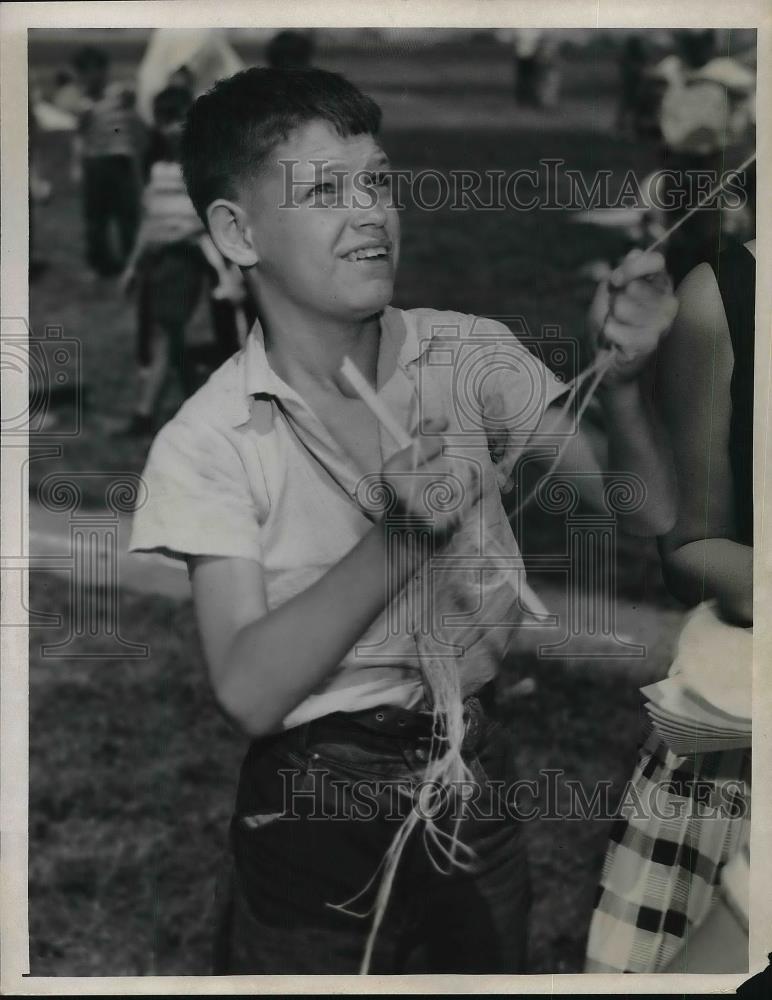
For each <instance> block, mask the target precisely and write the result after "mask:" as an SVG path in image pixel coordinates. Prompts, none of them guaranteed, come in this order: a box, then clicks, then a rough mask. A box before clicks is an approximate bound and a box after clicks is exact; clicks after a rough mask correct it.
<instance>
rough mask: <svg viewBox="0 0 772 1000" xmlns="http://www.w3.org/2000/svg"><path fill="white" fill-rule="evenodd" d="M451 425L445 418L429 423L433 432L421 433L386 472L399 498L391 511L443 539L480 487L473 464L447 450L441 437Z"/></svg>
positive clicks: (393, 493) (426, 428)
mask: <svg viewBox="0 0 772 1000" xmlns="http://www.w3.org/2000/svg"><path fill="white" fill-rule="evenodd" d="M446 427H447V421H446V420H433V421H431V422H429V421H427V422H426V423H425V424H424V426H423V428H422V429H423V431H424V433H425V434H429V435H431V436H427V437H423V436H420V435H419V436H418V437H417V438H416V441H415V444H414V445H413V446H412V447H410V448H405V449H404V451H400V452H397V454H396V455H394V456H393V457H392V458H390V459H389V461H388V462H386V464H385V465H384V467H383V469H382V470H381V479H382V481H383V483H384V485H385V486H386V488H387V490H388V491H389V493H390V495H391V496H392V497H393V498H394V508H393V509H392V514H396V515H397V516H402V517H403V518H405V520H404V524H405V528H406V529H410V528H415V527H426V528H429V529H430V530H431V531H432V533H433V534H434V536H435V537H437V538H439V539H446V538H448V537H449V536H450V535H452V534H453V532H454V531H455V530H456V528H458V526H459V525H460V524H461V521H462V520H463V518H464V515H465V514H466V513H467V511H468V510H469V509H470V507H471V506H472V505H473V504H474V503H475V502H476V501H477V500H478V499H479V497H480V490H481V483H480V477H479V475H478V473H477V468H476V466H475V465H474V464H473V463H470V462H464V461H463V460H459V459H457V458H451V457H448V456H444V455H443V454H442V449H443V446H444V444H445V441H444V439H443V438H442V437H441V436H440V435H441V433H442V431H443V430H444V429H445V428H446ZM401 523H402V522H401Z"/></svg>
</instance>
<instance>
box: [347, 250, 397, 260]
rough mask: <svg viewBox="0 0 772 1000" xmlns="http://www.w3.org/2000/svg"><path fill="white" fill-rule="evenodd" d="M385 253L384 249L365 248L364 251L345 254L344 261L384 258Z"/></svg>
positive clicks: (386, 251)
mask: <svg viewBox="0 0 772 1000" xmlns="http://www.w3.org/2000/svg"><path fill="white" fill-rule="evenodd" d="M387 253H388V250H387V249H386V247H366V248H365V249H364V250H353V251H352V252H351V253H347V254H346V257H345V260H366V259H367V258H368V257H384V256H385V255H386V254H387Z"/></svg>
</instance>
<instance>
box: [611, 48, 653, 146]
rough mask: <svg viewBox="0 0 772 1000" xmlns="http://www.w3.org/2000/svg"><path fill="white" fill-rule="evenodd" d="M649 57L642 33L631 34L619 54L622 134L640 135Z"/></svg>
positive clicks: (620, 124)
mask: <svg viewBox="0 0 772 1000" xmlns="http://www.w3.org/2000/svg"><path fill="white" fill-rule="evenodd" d="M647 59H648V57H647V53H646V46H645V45H644V42H643V39H642V38H641V36H640V35H630V36H629V37H628V38H627V39H625V43H624V45H623V46H622V50H621V52H620V54H619V106H618V108H617V128H618V129H619V131H620V132H621V133H622V135H624V136H628V137H632V138H637V137H638V136H639V135H640V129H641V117H642V112H643V100H642V99H643V96H644V86H643V83H644V70H645V68H646V63H647Z"/></svg>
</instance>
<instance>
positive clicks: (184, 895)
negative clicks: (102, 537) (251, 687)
mask: <svg viewBox="0 0 772 1000" xmlns="http://www.w3.org/2000/svg"><path fill="white" fill-rule="evenodd" d="M65 48H66V47H65ZM64 51H65V50H64V49H62V50H61V51H57V52H53V50H46V51H43V50H38V51H35V50H34V49H33V51H32V60H33V67H34V68H35V69H36V70H37V72H38V73H39V74H41V75H43V76H45V74H46V73H49V72H50V71H51V70H52V69H53V68H54V67H55V65H56V62H55V61H54V60H55V59H59V58H61V57H62V53H63V52H64ZM52 52H53V54H52ZM137 55H138V53H129V55H126V53H124V54H123V56H122V58H124V63H123V64H121V65H120V66H119V68H121V69H122V70H127V69H128V68H130V65H131V58H136V57H137ZM65 56H66V52H65ZM376 57H377V58H376ZM324 64H325V65H329V66H331V67H332V68H337V69H341V70H344V71H346V72H348V73H349V74H350V75H351V76H352V78H353V79H354V80H355V81H357V82H360V83H362V84H363V85H365V86H367V87H368V88H369V89H371V90H372V92H373V93H374V95H375V96H376V97H383V98H384V103H387V99H389V95H391V100H392V104H393V100H394V97H395V95H396V97H399V96H400V95H401V94H402V93H405V94H407V95H408V96H410V95H411V94H413V95H415V94H418V95H421V94H423V95H431V96H432V98H433V99H434V98H436V100H437V102H438V109H439V110H442V109H443V108H445V109H446V110H448V109H453V110H457V109H458V107H459V106H462V107H465V108H466V109H467V110H468V115H469V120H470V122H473V121H474V118H475V115H476V113H477V109H478V108H479V107H480V106H481V104H485V103H486V102H487V104H489V105H490V106H491V107H494V108H495V109H499V110H498V111H496V113H497V114H499V113H500V109H501V107H502V106H503V105H504V104H505V103H506V102H507V101H508V100H509V97H508V94H509V89H510V86H511V80H510V67H509V61H508V56H507V53H506V50H505V49H504V48H503V47H480V48H479V49H476V48H474V47H472V48H469V49H460V50H458V51H451V52H447V51H446V52H444V53H437V52H435V53H432V54H431V56H430V57H425V56H424V55H423V54H421V53H412V54H411V52H410V50H409V49H407V50H398V51H391V52H382V51H381V52H378V53H367V52H365V53H363V52H358V53H341V52H337V53H328V54H326V55H325V61H324ZM613 87H614V66H613V63H612V62H611V60H606V61H605V62H598V63H595V62H587V61H586V60H585V61H584V62H581V63H579V62H577V63H571V64H569V65H568V66H567V67H566V79H565V84H564V89H565V92H566V94H567V98H570V99H571V100H575V99H577V98H578V97H580V98H581V99H582V100H584V102H585V104H588V105H592V102H593V101H597V102H598V103H599V105H600V104H603V103H604V102H605V106H607V105H608V103H609V102H610V101H611V100H612V99H613ZM507 113H508V114H509V112H507ZM500 118H501V121H500V124H499V125H497V126H495V127H490V128H486V129H476V130H475V131H473V132H470V133H468V134H467V133H466V132H465V131H464V130H459V129H445V128H439V127H436V128H430V129H427V128H425V127H422V126H420V125H418V124H416V125H414V126H411V124H410V121H409V120H406V119H402V120H389V119H388V118H387V120H386V127H385V133H384V143H385V145H386V148H387V149H388V151H389V153H390V155H391V157H392V159H393V162H394V164H395V165H396V166H399V167H412V168H416V169H419V168H423V167H431V168H439V169H441V170H445V171H447V170H450V169H452V168H464V169H478V170H485V169H491V168H496V169H506V170H515V169H518V168H521V167H524V168H534V167H536V165H537V160H538V159H539V158H540V157H541V158H546V157H553V158H561V159H564V160H565V161H566V162H567V165H569V166H571V167H574V168H576V169H579V170H582V171H583V172H585V173H586V175H587V179H588V180H589V176H590V174H591V173H592V172H593V171H595V170H597V169H599V168H601V167H603V168H610V169H613V170H614V172H615V174H618V176H619V177H621V176H623V175H624V173H625V172H626V171H627V170H628V169H630V168H635V169H636V171H637V172H638V174H639V176H643V175H644V174H645V173H646V172H648V170H650V169H651V168H652V166H653V165H654V151H653V150H650V149H641V148H639V147H636V146H633V145H632V144H630V143H627V142H624V141H621V140H619V139H618V138H616V137H614V136H612V135H604V134H602V133H600V132H598V131H597V130H593V131H582V130H576V129H572V128H571V127H570V121H569V119H568V117H566V116H563V117H561V118H560V120H559V121H557V122H556V121H555V120H552V122H551V123H549V122H548V123H546V124H545V127H544V128H539V127H537V126H535V127H534V128H532V129H528V128H524V127H523V126H522V123H521V122H519V121H518V120H517V112H516V110H515V109H514V107H512V110H511V122H510V123H509V124H508V123H507V120H505V118H502V117H501V115H500ZM565 123H567V124H565ZM397 126H399V127H397ZM38 152H39V158H40V167H41V170H42V172H43V173H44V175H45V176H47V177H48V178H49V179H50V180H51V181H52V182H53V184H54V188H55V193H54V198H53V200H52V201H51V203H50V204H49V205H47V206H45V207H43V208H42V209H41V210H40V211H39V213H38V218H37V224H36V233H37V237H36V238H37V246H36V252H37V253H38V254H39V255H40V256H43V257H45V258H46V259H47V260H48V262H49V265H50V266H49V269H48V271H47V272H46V273H45V274H44V275H43V277H42V278H41V279H40V280H39V281H38V282H37V283H36V284H35V285H34V286H33V288H32V293H31V322H32V327H33V331H34V334H35V335H37V336H41V335H43V333H44V330H45V327H46V326H50V325H56V326H61V327H62V328H63V331H64V335H65V336H68V337H75V338H77V339H78V340H79V342H80V345H81V357H82V372H81V373H80V378H81V379H82V381H83V383H84V384H85V385H86V386H87V387H88V390H89V403H88V408H87V410H86V412H85V415H84V416H85V422H84V428H83V433H82V434H81V435H80V436H79V437H78V438H77V439H75V440H73V441H70V442H67V444H66V445H65V446H64V450H63V453H62V455H61V456H59V457H54V458H51V457H48V458H44V459H38V460H36V461H33V462H32V463H31V467H30V483H31V490H32V495H33V497H34V496H35V490H36V487H37V484H38V483H39V482H40V481H41V479H42V478H43V476H45V475H46V474H48V473H49V472H51V471H53V470H54V469H58V470H68V471H93V470H99V471H102V472H104V471H115V472H119V471H125V470H126V471H139V470H140V469H141V467H142V464H143V461H144V457H145V455H144V448H143V447H142V446H141V445H139V444H137V443H136V442H132V441H114V440H110V439H108V438H107V437H106V436H105V434H104V433H103V423H104V419H105V417H107V416H117V417H120V416H125V415H127V414H128V413H129V412H130V409H131V406H132V400H133V393H134V381H133V380H134V337H135V330H134V313H133V306H132V305H131V304H128V303H127V302H126V301H125V300H121V299H120V297H119V295H118V293H117V290H116V287H115V283H113V282H99V283H89V281H88V280H87V276H86V275H85V273H84V266H83V263H82V261H83V246H82V236H81V220H80V209H79V198H78V192H77V191H76V190H74V189H73V187H72V185H71V184H70V182H69V181H68V179H67V142H66V139H65V138H64V137H62V136H60V135H53V134H48V135H44V136H43V137H42V138H41V141H40V146H39V151H38ZM402 225H403V247H402V264H401V274H400V278H399V283H398V290H397V295H396V298H395V304H397V305H400V306H403V307H410V306H433V307H437V308H444V309H458V310H461V311H463V312H468V313H478V314H482V315H488V316H498V317H516V316H522V317H523V318H524V320H525V321H526V323H527V324H528V326H529V327H530V329H531V332H533V333H536V332H538V330H539V329H540V327H541V326H542V325H543V324H549V325H552V326H559V327H560V328H561V330H562V331H563V334H564V335H565V336H572V337H573V336H580V335H581V330H582V324H583V317H584V314H585V310H586V307H587V304H588V301H589V297H590V295H591V293H592V286H591V285H590V284H588V283H587V281H586V280H585V279H582V278H580V277H578V276H577V270H578V268H579V267H580V266H581V265H582V264H584V263H586V262H587V261H588V260H591V259H593V258H596V257H600V256H608V257H614V256H617V255H618V254H619V253H621V252H622V250H623V249H624V246H623V244H622V241H621V240H620V238H619V237H616V236H613V235H611V234H609V233H607V232H602V231H594V230H591V229H589V228H587V227H579V226H570V225H569V224H568V223H567V221H566V215H565V213H564V212H560V211H541V212H530V213H526V212H488V213H486V212H478V213H474V212H471V211H466V212H458V211H451V210H450V209H442V210H440V211H437V212H435V213H429V212H422V211H419V210H418V209H417V208H416V207H415V206H411V207H408V208H407V209H406V210H405V212H404V215H403V220H402ZM208 336H209V333H208V329H207V326H206V312H205V310H203V309H201V310H200V311H199V313H198V315H197V318H196V321H195V323H194V324H193V328H192V330H191V332H190V338H191V342H198V343H204V342H205V341H206V340H207V338H208ZM179 401H180V397H179V394H178V392H177V390H176V389H175V390H174V391H173V392H171V393H170V394H169V396H168V398H167V399H166V401H165V415H166V416H167V417H168V416H170V415H171V414H172V413H173V412H174V410H175V408H176V406H177V405H178V404H179ZM86 488H88V487H86ZM102 498H103V493H102V492H101V491H100V494H99V495H98V496H97V495H96V494H94V496H93V497H92V498H91V499H92V501H93V502H94V503H97V502H102ZM537 536H538V540H539V542H541V540H542V539H543V538H548V541H549V539H551V542H549V544H557V541H556V539H559V538H560V537H562V528H561V526H560V525H552V526H551V527H548V529H545V531H544V532H535V536H534V537H535V538H536V537H537ZM521 541H522V544H523V547H524V548H525V549H528V548H529V539H522V540H521ZM535 546H536V541H531V543H530V548H531V549H532V550H535ZM620 588H621V590H622V592H623V593H624V594H625V595H626V596H628V597H630V596H631V595H632V596H633V597H634V598H635V599H639V600H640V602H641V607H642V609H643V608H644V607H645V608H646V609H647V611H646V613H647V615H648V616H649V617H648V619H647V621H649V622H650V626H651V640H650V644H649V645H650V655H649V658H648V661H647V665H646V669H647V671H648V672H649V673H650V674H652V675H656V674H657V673H658V672H662V671H664V665H665V664H666V662H667V657H668V644H669V642H670V639H671V637H672V633H673V628H674V624H675V623H676V622H677V620H678V613H677V612H676V611H674V610H673V609H672V607H671V606H670V605H669V604H668V602H667V600H666V598H665V597H664V596H663V592H662V587H661V581H660V579H659V575H658V569H657V566H656V562H655V561H654V560H653V557H652V549H651V546H642V545H640V544H639V543H635V542H633V541H632V540H627V541H626V542H625V555H624V559H623V560H622V562H621V563H620ZM68 600H69V598H68V590H67V585H66V582H65V581H63V580H61V579H59V578H55V577H52V576H47V575H44V574H33V575H32V580H31V598H30V603H31V607H32V608H34V609H35V610H36V611H49V612H56V613H58V614H62V615H64V616H65V620H66V617H67V614H68V610H69V609H68ZM121 621H122V622H123V623H125V624H124V632H125V636H126V638H127V639H130V640H133V641H142V642H145V643H147V644H148V645H149V646H150V649H151V656H150V658H149V659H147V660H123V661H121V660H107V659H105V660H99V659H90V660H86V659H84V660H68V661H57V660H51V659H44V658H43V657H42V655H41V651H40V647H41V644H42V643H50V642H53V641H55V640H56V639H57V637H58V633H57V630H55V629H41V628H38V629H35V630H33V633H32V635H31V642H30V686H31V706H30V707H31V719H30V738H31V745H30V919H31V963H32V972H33V974H36V975H141V974H152V973H154V974H163V975H166V974H196V973H198V974H200V973H205V972H206V971H207V969H208V963H209V924H208V921H209V917H210V898H211V890H212V880H213V878H214V871H215V867H216V864H217V861H218V859H219V856H220V852H221V850H222V848H223V845H224V840H225V832H226V826H227V821H228V817H229V811H230V807H231V804H232V797H233V793H234V790H235V783H236V777H237V769H238V764H239V761H240V757H241V755H242V753H243V751H244V748H245V742H244V739H243V737H241V736H240V735H239V734H238V733H236V732H235V731H234V730H233V729H232V728H231V727H229V725H228V724H227V723H226V722H225V721H224V720H223V719H222V717H221V716H220V715H219V714H218V712H217V711H216V709H215V707H214V704H213V702H212V699H211V697H210V695H209V692H208V687H207V683H206V679H205V675H204V669H203V665H202V661H201V656H200V652H199V648H198V641H197V637H196V632H195V625H194V620H193V615H192V611H191V608H190V605H189V604H187V603H185V604H182V605H179V604H176V603H172V602H169V601H166V600H164V599H162V598H159V597H152V596H143V595H137V594H128V593H125V594H123V595H122V596H121ZM89 651H90V652H93V646H90V647H89ZM537 671H538V676H539V684H538V686H537V689H536V692H535V693H534V694H533V695H531V696H530V697H527V698H523V699H520V700H516V701H513V702H512V703H511V704H510V705H509V707H508V708H507V713H508V724H509V725H511V726H512V728H513V731H514V732H515V733H516V734H517V737H518V745H519V758H520V766H521V772H522V773H523V775H524V776H526V777H528V776H529V775H531V774H533V773H535V771H536V770H537V769H539V768H545V767H556V768H562V769H563V770H564V771H565V774H566V776H567V777H573V778H576V779H577V780H579V781H580V782H581V783H582V784H583V786H584V787H586V788H587V789H588V790H589V788H590V786H591V785H592V784H593V783H594V782H596V781H598V780H609V781H611V782H612V783H613V786H614V789H615V790H616V792H617V793H618V792H619V790H620V789H621V785H622V783H623V782H624V780H625V779H626V778H627V777H628V776H629V774H630V771H631V769H632V764H633V761H634V757H635V747H636V742H637V739H638V734H639V728H640V721H641V712H642V709H641V704H640V698H639V696H638V687H639V686H640V684H641V683H642V680H641V676H640V672H636V671H628V670H626V669H625V668H623V667H620V666H618V665H616V666H615V665H611V666H609V667H608V668H606V667H604V668H603V669H601V668H600V666H599V665H598V663H597V662H595V663H593V662H592V661H590V660H588V661H573V662H572V663H570V664H568V663H560V662H555V663H552V664H550V666H549V669H548V670H547V669H544V668H543V667H542V666H540V665H539V664H537V663H536V662H535V660H534V659H533V656H532V654H528V655H522V656H519V657H513V658H512V659H511V662H510V663H509V664H508V665H507V668H506V674H507V676H508V677H509V678H510V679H515V678H516V677H518V676H521V675H527V674H529V673H531V674H535V673H536V672H537ZM563 794H564V793H563V792H561V795H563ZM607 831H608V823H606V822H603V821H600V820H598V821H589V820H588V821H573V822H555V821H543V822H541V823H539V824H530V826H529V829H528V837H529V841H530V849H531V856H532V863H533V872H534V888H535V899H536V903H535V908H534V914H533V926H532V945H531V967H532V971H534V972H575V971H579V970H580V968H581V964H582V954H583V946H584V938H585V935H586V932H587V923H588V920H589V916H590V910H591V905H592V900H593V894H594V890H595V885H596V882H597V877H598V872H599V867H600V863H601V860H602V854H603V849H604V846H605V840H606V836H607Z"/></svg>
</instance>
